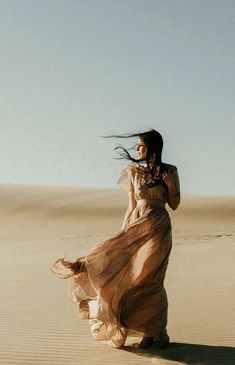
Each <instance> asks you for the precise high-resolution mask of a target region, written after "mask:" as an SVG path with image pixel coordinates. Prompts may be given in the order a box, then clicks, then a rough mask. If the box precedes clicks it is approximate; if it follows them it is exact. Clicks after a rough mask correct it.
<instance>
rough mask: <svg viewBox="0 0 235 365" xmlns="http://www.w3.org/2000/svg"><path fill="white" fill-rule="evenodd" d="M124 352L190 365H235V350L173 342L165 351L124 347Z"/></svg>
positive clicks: (232, 348) (224, 347)
mask: <svg viewBox="0 0 235 365" xmlns="http://www.w3.org/2000/svg"><path fill="white" fill-rule="evenodd" d="M123 350H124V351H128V352H132V353H134V354H136V355H139V356H145V357H149V358H156V359H165V360H172V361H178V362H181V363H183V364H188V365H196V364H197V365H234V364H235V348H234V347H227V346H206V345H194V344H190V343H178V342H172V343H170V344H169V345H168V346H167V347H166V348H165V349H162V350H157V349H156V348H154V347H152V348H150V349H144V350H143V349H138V348H134V347H132V346H125V347H123Z"/></svg>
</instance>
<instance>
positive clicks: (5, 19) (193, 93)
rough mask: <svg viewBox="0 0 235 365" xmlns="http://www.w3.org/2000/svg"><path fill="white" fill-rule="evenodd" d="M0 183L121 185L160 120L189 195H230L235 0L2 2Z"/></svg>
mask: <svg viewBox="0 0 235 365" xmlns="http://www.w3.org/2000/svg"><path fill="white" fill-rule="evenodd" d="M0 9H1V12H0V128H1V134H0V137H1V143H0V166H1V170H0V183H17V184H37V185H59V186H60V185H62V186H64V185H66V186H68V185H69V186H87V187H103V188H116V187H117V183H116V178H117V175H118V173H119V171H120V169H121V168H122V166H124V165H125V164H126V163H127V162H126V161H120V160H116V159H115V157H117V154H116V153H115V151H114V147H116V146H117V144H118V143H122V144H123V145H125V146H131V145H135V143H136V140H135V139H132V140H130V141H127V140H116V139H104V138H102V137H101V136H104V135H110V134H122V133H128V132H130V133H138V132H143V131H145V130H148V129H149V128H154V129H156V130H158V131H159V132H160V133H161V134H162V136H163V139H164V150H163V160H164V161H165V162H167V163H170V164H173V165H176V166H177V167H178V171H179V175H180V181H181V190H182V193H185V194H196V195H198V194H199V195H234V194H235V184H234V181H235V168H234V156H235V147H234V146H235V143H234V140H235V138H234V137H235V67H234V65H235V1H233V0H177V1H175V0H154V1H152V0H142V1H139V0H126V1H124V0H118V1H115V0H106V1H104V0H84V1H80V0H43V1H42V0H18V1H16V0H11V1H8V0H0Z"/></svg>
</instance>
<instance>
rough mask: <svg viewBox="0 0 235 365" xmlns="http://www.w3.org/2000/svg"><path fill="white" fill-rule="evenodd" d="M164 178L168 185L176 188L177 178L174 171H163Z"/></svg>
mask: <svg viewBox="0 0 235 365" xmlns="http://www.w3.org/2000/svg"><path fill="white" fill-rule="evenodd" d="M162 180H163V181H164V183H165V184H166V185H167V187H168V188H169V189H170V188H174V186H175V178H174V176H173V173H172V172H171V171H170V170H167V171H164V172H163V173H162Z"/></svg>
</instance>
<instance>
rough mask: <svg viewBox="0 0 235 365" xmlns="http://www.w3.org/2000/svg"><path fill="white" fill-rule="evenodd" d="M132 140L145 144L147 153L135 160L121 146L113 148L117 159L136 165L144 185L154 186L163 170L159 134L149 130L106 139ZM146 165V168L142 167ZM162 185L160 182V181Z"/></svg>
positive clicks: (161, 145) (161, 146) (161, 142)
mask: <svg viewBox="0 0 235 365" xmlns="http://www.w3.org/2000/svg"><path fill="white" fill-rule="evenodd" d="M110 137H111V138H112V137H113V138H132V137H138V138H140V139H141V140H143V142H144V143H145V145H146V147H147V153H146V157H145V158H140V159H138V158H135V157H133V156H131V154H130V153H129V152H128V150H127V149H126V148H124V147H123V146H122V145H119V146H118V147H115V148H114V150H116V151H117V152H118V154H119V156H120V157H119V158H118V159H127V160H129V161H132V162H134V163H136V164H137V170H138V172H139V174H140V175H141V176H142V179H144V180H145V184H146V185H148V186H154V185H156V184H158V183H159V182H160V180H161V173H162V172H163V171H164V170H165V168H164V164H162V149H163V138H162V136H161V134H160V133H159V132H157V131H156V130H154V129H150V130H149V131H146V132H141V133H127V134H122V135H111V136H106V138H110ZM116 158H117V157H116ZM143 163H146V165H147V166H143ZM161 183H162V180H161Z"/></svg>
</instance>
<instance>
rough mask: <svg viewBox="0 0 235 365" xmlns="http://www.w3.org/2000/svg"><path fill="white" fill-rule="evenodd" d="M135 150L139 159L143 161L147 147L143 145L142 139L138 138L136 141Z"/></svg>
mask: <svg viewBox="0 0 235 365" xmlns="http://www.w3.org/2000/svg"><path fill="white" fill-rule="evenodd" d="M136 150H137V152H138V154H139V158H140V159H144V158H146V154H147V146H146V144H145V143H144V141H143V139H142V138H139V140H138V144H137V147H136Z"/></svg>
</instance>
